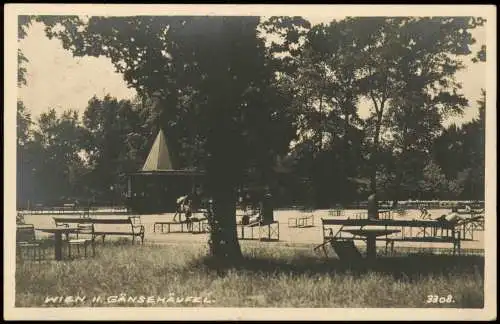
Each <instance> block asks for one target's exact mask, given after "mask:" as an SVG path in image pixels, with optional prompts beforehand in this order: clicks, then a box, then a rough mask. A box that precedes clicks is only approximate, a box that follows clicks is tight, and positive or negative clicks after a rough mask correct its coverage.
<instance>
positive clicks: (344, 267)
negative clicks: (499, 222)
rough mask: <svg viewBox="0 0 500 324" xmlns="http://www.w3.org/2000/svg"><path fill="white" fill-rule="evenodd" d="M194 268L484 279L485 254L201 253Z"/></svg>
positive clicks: (295, 273)
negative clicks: (224, 256)
mask: <svg viewBox="0 0 500 324" xmlns="http://www.w3.org/2000/svg"><path fill="white" fill-rule="evenodd" d="M188 266H189V267H190V268H191V269H192V268H193V267H194V268H199V269H203V270H206V271H217V273H218V274H219V275H224V274H225V273H226V272H227V271H228V270H239V271H249V272H258V273H266V274H271V275H279V274H280V273H287V274H293V275H301V274H306V275H315V274H330V275H336V274H346V273H349V274H351V275H353V276H360V275H365V274H368V273H380V274H386V275H391V276H393V277H394V278H395V279H401V278H405V279H407V280H408V279H409V280H412V279H418V278H419V277H421V276H426V275H445V276H446V275H457V274H461V273H471V274H479V275H480V276H481V279H484V257H483V256H473V255H469V256H451V255H428V254H427V255H424V254H414V255H406V256H395V257H379V258H377V259H376V260H372V261H368V260H366V259H362V260H359V261H357V262H346V261H344V260H339V259H329V260H325V259H320V258H317V257H313V256H299V257H295V258H292V259H274V258H271V257H258V256H252V257H248V256H244V257H243V259H241V260H239V261H238V262H232V263H230V264H228V263H226V264H222V263H221V262H219V261H218V260H217V259H215V258H213V257H208V256H207V257H202V258H200V259H197V260H195V261H193V262H192V263H191V264H189V265H188Z"/></svg>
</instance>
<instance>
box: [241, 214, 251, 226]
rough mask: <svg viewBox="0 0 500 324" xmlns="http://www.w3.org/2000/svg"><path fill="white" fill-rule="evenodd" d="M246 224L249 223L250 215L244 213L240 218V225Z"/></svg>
mask: <svg viewBox="0 0 500 324" xmlns="http://www.w3.org/2000/svg"><path fill="white" fill-rule="evenodd" d="M248 224H250V216H249V215H247V214H245V215H243V217H242V218H241V225H248Z"/></svg>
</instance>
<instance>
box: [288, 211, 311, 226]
mask: <svg viewBox="0 0 500 324" xmlns="http://www.w3.org/2000/svg"><path fill="white" fill-rule="evenodd" d="M288 227H299V228H303V227H314V214H311V215H307V216H300V217H291V218H289V219H288Z"/></svg>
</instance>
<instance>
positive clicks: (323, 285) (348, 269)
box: [15, 242, 484, 308]
mask: <svg viewBox="0 0 500 324" xmlns="http://www.w3.org/2000/svg"><path fill="white" fill-rule="evenodd" d="M242 250H243V253H244V255H245V260H244V261H243V262H241V263H240V264H238V265H236V266H234V265H233V266H228V267H227V268H226V269H222V270H220V269H215V267H214V265H213V263H214V262H213V260H211V259H210V258H207V257H206V256H205V255H206V253H207V252H206V247H205V245H203V244H169V245H144V246H141V245H132V244H126V243H125V244H124V243H122V242H107V243H105V244H104V245H101V244H99V245H98V246H97V255H96V256H95V257H94V258H87V259H77V260H72V261H63V262H55V261H42V262H41V263H38V262H28V261H25V262H20V261H18V263H17V265H16V274H15V279H16V307H51V306H52V307H53V306H57V307H63V306H68V307H74V306H85V307H88V306H101V307H110V306H121V307H123V306H127V307H131V306H139V307H145V306H157V307H169V306H170V307H181V306H182V307H189V306H197V307H199V306H202V307H348V308H353V307H388V308H390V307H453V308H482V307H483V303H484V275H483V274H484V257H482V256H449V255H448V256H446V255H405V256H393V257H385V258H380V259H379V260H377V261H376V262H375V263H372V264H364V263H359V264H346V263H345V262H341V261H340V260H338V259H331V260H325V259H322V258H320V257H318V256H317V255H315V254H314V253H313V252H312V251H311V249H298V248H293V247H284V246H277V245H274V246H273V245H271V244H270V245H261V246H252V245H245V244H242ZM120 294H124V295H122V297H125V298H123V299H122V300H121V301H120V300H119V299H118V297H120ZM429 295H437V296H439V297H447V296H448V295H452V297H453V302H451V303H443V304H440V303H426V301H427V299H428V296H429ZM47 296H50V297H53V298H55V297H58V296H59V297H61V299H64V297H67V296H79V297H80V299H79V300H78V302H75V303H71V302H68V303H65V302H62V303H59V302H48V303H46V297H47ZM97 296H99V297H100V298H101V299H97V300H94V302H93V301H92V299H93V298H94V299H95V298H97ZM141 296H143V297H144V298H145V299H141ZM148 297H151V298H152V299H150V301H151V302H146V301H147V298H148ZM169 297H174V298H173V299H170V300H169V299H168V298H169ZM186 297H201V299H196V301H195V299H192V298H188V299H186ZM180 298H184V301H182V300H181V299H180ZM83 299H84V300H83ZM53 300H54V299H53ZM123 300H125V301H123ZM145 300H146V301H145ZM173 300H175V302H174V301H173ZM200 300H201V302H200ZM67 301H68V300H67ZM141 301H142V302H141Z"/></svg>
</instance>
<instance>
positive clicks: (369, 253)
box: [342, 228, 401, 259]
mask: <svg viewBox="0 0 500 324" xmlns="http://www.w3.org/2000/svg"><path fill="white" fill-rule="evenodd" d="M342 231H343V232H347V233H351V234H352V235H359V236H364V237H366V257H367V258H368V259H371V258H375V257H376V256H377V245H376V244H377V236H385V235H390V234H394V233H399V232H401V231H400V230H397V229H385V228H360V229H344V230H342Z"/></svg>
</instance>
